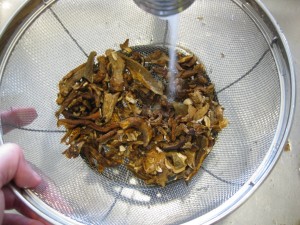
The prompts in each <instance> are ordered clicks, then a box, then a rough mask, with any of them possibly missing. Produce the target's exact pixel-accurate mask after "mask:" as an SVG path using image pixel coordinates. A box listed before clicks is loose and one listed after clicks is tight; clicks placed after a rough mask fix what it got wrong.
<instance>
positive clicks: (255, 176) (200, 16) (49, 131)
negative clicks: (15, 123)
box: [0, 0, 295, 224]
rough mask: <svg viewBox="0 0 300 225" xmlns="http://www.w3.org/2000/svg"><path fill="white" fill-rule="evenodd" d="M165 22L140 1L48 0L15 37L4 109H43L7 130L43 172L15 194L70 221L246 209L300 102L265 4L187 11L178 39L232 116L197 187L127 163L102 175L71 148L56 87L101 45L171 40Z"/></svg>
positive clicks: (201, 215) (199, 216)
mask: <svg viewBox="0 0 300 225" xmlns="http://www.w3.org/2000/svg"><path fill="white" fill-rule="evenodd" d="M167 35H168V32H167V31H166V21H163V20H159V19H157V18H156V17H154V16H152V15H150V14H147V13H145V12H144V11H142V10H141V9H139V8H138V7H137V6H136V5H135V4H134V2H133V1H132V0H128V1H122V0H115V1H109V0H101V1H100V0H90V1H83V0H64V1H55V0H49V1H45V2H43V3H41V4H40V5H39V6H38V7H37V8H36V9H35V10H34V11H33V12H32V13H31V16H30V17H28V18H27V19H26V20H25V22H24V23H23V24H22V25H21V27H20V29H19V30H18V31H17V32H16V33H15V34H14V36H13V38H12V39H11V40H10V41H9V42H8V44H7V48H6V50H5V51H4V52H3V54H2V58H1V65H0V74H1V75H0V76H1V85H0V110H1V111H5V110H9V109H10V108H11V107H34V108H35V109H36V110H37V112H38V118H37V119H36V120H35V121H34V122H33V123H32V124H30V125H28V126H26V127H24V128H21V127H17V129H15V130H14V131H12V132H10V133H8V134H5V135H3V136H2V140H3V142H16V143H18V144H20V145H21V146H22V148H23V149H24V151H25V156H26V159H27V160H28V161H29V162H30V163H32V164H33V165H34V167H35V168H36V170H37V171H39V173H40V174H41V175H42V176H43V178H44V183H43V184H42V185H40V186H39V187H37V188H36V189H34V190H17V189H16V188H15V189H14V190H15V192H16V193H17V194H18V195H19V196H20V197H21V198H22V199H23V200H24V201H25V202H26V203H27V204H28V205H29V206H30V207H32V208H33V209H34V210H35V211H37V212H38V213H40V214H42V215H43V216H44V217H46V218H47V219H48V220H50V221H51V222H53V223H57V224H58V223H61V224H80V223H83V224H100V223H104V224H178V223H184V222H188V221H190V222H191V223H192V222H197V223H198V224H200V223H211V222H213V221H215V220H217V219H219V218H221V217H222V216H224V215H226V214H227V213H229V212H230V211H232V210H233V209H234V208H236V207H237V206H238V205H239V204H241V202H242V201H243V200H245V198H246V197H248V196H249V195H250V193H252V192H253V191H254V190H255V189H256V187H257V186H258V185H259V184H260V183H261V182H262V181H263V179H264V178H265V177H266V176H267V174H268V172H269V171H270V170H271V168H272V167H273V166H274V164H275V162H276V159H277V158H278V156H279V154H280V152H281V149H282V146H283V144H284V142H285V140H286V138H287V135H288V132H289V129H290V124H291V120H292V114H293V107H294V101H295V86H294V84H295V81H294V79H295V78H294V70H293V66H292V64H291V58H290V53H289V50H288V46H287V43H286V41H285V39H284V37H283V35H282V33H281V32H280V31H279V30H278V28H277V27H276V25H275V23H274V20H273V19H272V17H271V16H270V15H269V13H268V12H267V11H266V10H265V9H264V7H263V6H262V4H261V3H260V2H255V1H244V0H197V1H195V2H194V4H193V5H192V6H191V7H190V8H188V9H187V10H185V11H184V12H183V13H181V16H180V30H179V42H178V48H180V49H187V50H190V51H192V52H193V53H195V54H196V55H197V56H198V57H199V58H200V60H201V61H202V62H204V64H205V65H206V67H207V71H208V75H209V77H210V78H211V80H212V82H213V83H215V86H216V90H217V93H218V99H219V101H220V103H221V104H222V105H223V106H224V107H225V116H226V117H227V118H228V119H229V121H230V124H229V126H228V128H226V129H225V130H224V131H223V132H221V134H220V135H219V139H218V141H217V143H216V145H215V147H214V149H213V151H212V152H211V154H210V155H209V156H208V158H207V159H206V161H205V163H204V165H203V167H202V169H201V170H200V172H199V173H198V175H196V176H195V177H194V179H193V180H192V182H191V183H190V184H189V185H188V186H187V185H186V184H185V183H184V182H180V181H179V182H174V183H171V184H170V185H168V186H166V187H165V188H160V187H147V186H145V185H144V184H143V183H142V182H140V181H138V180H136V179H133V178H132V176H131V174H130V173H129V172H127V170H122V169H112V170H108V171H106V172H105V173H104V175H99V174H97V173H95V172H94V171H93V170H91V169H90V168H89V167H88V166H87V164H86V163H85V162H84V161H83V160H82V159H81V158H80V157H78V158H76V159H73V160H68V159H67V158H66V157H64V156H63V155H62V154H61V153H62V152H63V150H64V149H65V148H66V146H64V145H62V144H60V139H61V137H62V135H63V132H64V131H63V130H59V129H58V128H57V127H56V118H55V116H54V113H55V111H56V110H57V105H56V102H55V100H56V95H57V92H58V88H57V84H58V81H59V80H60V79H61V78H62V76H63V75H64V74H66V73H67V72H68V71H69V70H71V69H72V68H75V67H76V66H77V65H79V64H81V63H82V62H84V61H85V60H86V56H87V54H88V53H89V52H90V51H92V50H95V51H97V52H98V53H103V52H105V50H106V49H108V48H115V49H118V48H119V47H118V46H119V44H120V43H122V42H124V40H125V39H126V38H129V39H130V43H131V45H135V46H138V45H151V46H155V45H159V46H161V45H164V44H168V43H165V40H168V39H167V38H166V36H167Z"/></svg>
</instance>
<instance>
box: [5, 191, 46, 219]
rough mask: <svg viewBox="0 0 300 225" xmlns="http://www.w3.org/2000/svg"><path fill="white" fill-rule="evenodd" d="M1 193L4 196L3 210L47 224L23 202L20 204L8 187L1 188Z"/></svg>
mask: <svg viewBox="0 0 300 225" xmlns="http://www.w3.org/2000/svg"><path fill="white" fill-rule="evenodd" d="M2 191H3V193H4V196H5V209H6V210H9V209H15V210H17V211H18V212H19V213H21V214H22V215H24V216H26V217H27V218H31V219H34V220H37V221H40V222H42V223H43V224H49V225H50V223H48V222H47V221H46V220H45V219H43V218H42V217H40V216H39V215H38V214H36V213H35V212H33V211H32V210H31V209H30V208H28V206H26V205H25V203H24V202H22V201H21V200H20V199H19V198H18V197H17V196H16V195H15V194H14V193H13V191H12V190H11V189H10V188H9V187H8V186H4V187H3V188H2Z"/></svg>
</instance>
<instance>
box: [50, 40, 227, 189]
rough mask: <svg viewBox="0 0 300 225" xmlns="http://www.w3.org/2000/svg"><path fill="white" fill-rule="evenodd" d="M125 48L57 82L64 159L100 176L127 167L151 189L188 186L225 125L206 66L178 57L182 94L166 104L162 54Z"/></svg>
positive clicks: (91, 59) (90, 58) (125, 45)
mask: <svg viewBox="0 0 300 225" xmlns="http://www.w3.org/2000/svg"><path fill="white" fill-rule="evenodd" d="M120 48H121V51H114V50H112V49H108V50H107V51H106V52H105V54H104V55H100V56H98V57H97V56H96V52H91V53H90V55H89V56H88V59H87V61H86V63H84V64H82V65H80V66H78V67H77V68H75V69H74V70H72V71H70V72H69V73H68V74H67V75H65V76H64V77H63V78H62V80H61V81H60V82H59V93H58V96H57V100H56V102H57V104H58V106H59V108H58V110H57V111H56V114H55V115H56V117H57V125H58V126H64V127H65V129H66V133H65V134H64V136H63V137H62V139H61V142H62V143H65V144H66V145H68V148H67V149H66V150H65V151H64V152H63V154H64V155H65V156H66V157H67V158H76V157H78V156H81V157H82V158H83V159H84V160H85V161H86V162H87V163H88V164H89V165H90V166H91V167H92V168H95V169H97V170H98V172H100V173H102V172H103V171H104V170H105V169H106V168H108V167H116V166H119V165H124V166H125V167H126V168H127V169H128V170H130V171H131V172H132V173H133V174H134V175H135V176H136V177H138V178H140V179H142V180H144V182H145V183H146V184H151V185H160V186H165V185H166V184H167V183H168V182H170V181H172V180H176V179H184V180H185V181H189V180H190V179H191V178H192V177H193V176H194V175H195V174H196V173H197V172H198V171H199V169H200V168H201V165H202V163H203V161H204V159H205V158H206V156H207V155H208V154H209V153H210V151H211V150H212V148H213V146H214V144H215V142H216V139H217V135H218V133H219V132H220V131H221V130H222V129H223V128H224V127H226V126H227V125H228V120H227V119H226V118H225V117H224V108H223V107H222V106H221V105H220V104H219V102H218V100H217V96H216V93H215V88H214V85H213V84H212V83H211V82H210V79H209V77H208V76H207V74H206V71H205V67H204V65H203V64H202V63H200V62H199V61H197V60H198V59H197V57H196V56H195V55H192V54H191V55H189V54H183V53H182V52H177V56H178V57H177V58H178V60H177V62H176V64H175V65H176V68H177V70H178V74H177V77H176V89H177V90H176V96H175V98H174V101H172V102H169V101H168V98H167V93H166V90H167V88H166V85H167V79H168V74H169V73H168V63H169V57H168V55H167V53H166V52H165V50H164V48H160V47H159V48H158V49H157V50H156V51H153V52H150V53H149V54H148V55H144V54H142V53H141V52H138V51H136V50H135V48H131V47H130V46H129V40H128V39H127V40H126V41H125V42H124V43H123V44H121V45H120ZM137 49H138V48H137ZM95 59H96V62H95ZM154 77H155V78H154Z"/></svg>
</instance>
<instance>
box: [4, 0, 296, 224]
mask: <svg viewBox="0 0 300 225" xmlns="http://www.w3.org/2000/svg"><path fill="white" fill-rule="evenodd" d="M23 1H24V0H0V30H1V27H3V25H4V24H5V20H6V18H7V17H8V16H10V15H11V14H12V13H13V12H14V10H15V9H16V8H17V7H18V6H19V5H20V4H21V3H22V2H23ZM263 2H264V3H265V5H266V6H267V8H268V9H269V10H270V12H271V13H272V15H273V16H274V17H275V19H276V20H277V22H278V24H279V25H280V27H281V28H282V30H283V32H284V34H285V35H286V38H287V40H288V42H289V45H290V48H291V51H292V54H293V59H294V64H295V70H296V75H297V76H296V77H297V90H298V94H297V96H298V99H299V97H300V96H299V93H300V91H299V90H300V77H299V76H300V29H299V22H300V0H264V1H263ZM299 134H300V108H299V104H298V105H296V111H295V117H294V124H293V127H292V131H291V134H290V138H289V139H290V142H291V145H292V150H291V151H289V152H283V153H282V155H281V157H280V159H279V161H278V163H277V165H276V166H275V168H274V169H273V171H272V173H271V174H270V176H269V177H268V178H267V179H266V181H265V182H264V183H263V184H262V185H261V187H259V189H258V190H257V191H256V192H255V193H254V194H253V195H252V196H251V197H250V198H249V199H248V200H247V201H246V202H245V203H244V204H243V205H242V206H241V207H240V208H238V209H237V210H236V211H234V212H233V213H232V214H230V215H229V216H227V217H226V218H224V219H222V220H221V221H219V222H217V223H215V224H216V225H229V224H230V225H243V224H247V225H248V224H249V225H252V224H253V225H254V224H255V225H269V224H271V225H273V224H274V225H300V151H299V149H300V138H299Z"/></svg>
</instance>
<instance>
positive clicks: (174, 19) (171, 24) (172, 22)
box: [162, 14, 179, 102]
mask: <svg viewBox="0 0 300 225" xmlns="http://www.w3.org/2000/svg"><path fill="white" fill-rule="evenodd" d="M162 19H164V20H167V22H168V30H169V35H168V37H169V39H168V43H169V45H170V46H169V74H168V78H169V86H168V94H167V97H168V100H169V101H170V102H173V101H174V99H175V95H176V83H175V80H176V79H175V78H176V75H177V72H178V71H177V69H176V61H177V54H176V43H177V39H178V24H179V15H178V14H175V15H172V16H168V17H166V18H162Z"/></svg>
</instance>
